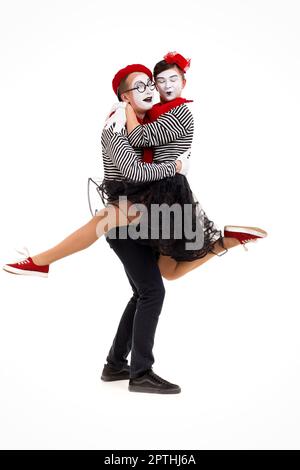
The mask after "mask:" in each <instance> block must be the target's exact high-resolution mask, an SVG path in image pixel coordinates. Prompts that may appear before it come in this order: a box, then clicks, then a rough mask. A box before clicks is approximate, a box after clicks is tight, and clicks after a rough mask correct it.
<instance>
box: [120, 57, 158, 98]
mask: <svg viewBox="0 0 300 470" xmlns="http://www.w3.org/2000/svg"><path fill="white" fill-rule="evenodd" d="M133 72H143V73H145V74H146V75H148V77H149V78H150V79H151V80H152V79H153V77H152V72H151V70H149V69H148V68H147V67H145V65H142V64H131V65H127V66H126V67H124V68H123V69H121V70H119V72H117V73H116V75H115V76H114V78H113V81H112V87H113V90H114V92H115V94H116V95H117V94H118V88H119V86H120V82H121V80H123V78H125V77H126V76H127V75H129V74H130V73H133Z"/></svg>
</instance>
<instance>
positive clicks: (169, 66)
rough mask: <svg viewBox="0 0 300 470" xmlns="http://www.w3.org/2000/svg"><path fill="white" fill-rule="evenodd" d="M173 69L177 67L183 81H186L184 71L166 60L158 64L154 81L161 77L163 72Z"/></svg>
mask: <svg viewBox="0 0 300 470" xmlns="http://www.w3.org/2000/svg"><path fill="white" fill-rule="evenodd" d="M173 67H176V68H177V70H178V72H179V73H180V75H181V76H182V80H184V79H185V75H184V71H183V70H182V69H181V68H180V67H178V65H177V64H169V63H168V62H166V61H165V60H161V61H160V62H157V64H156V65H155V67H154V69H153V78H154V80H155V79H156V77H157V75H159V74H160V73H161V72H164V71H165V70H169V69H172V68H173Z"/></svg>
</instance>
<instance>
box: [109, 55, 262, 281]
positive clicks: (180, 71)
mask: <svg viewBox="0 0 300 470" xmlns="http://www.w3.org/2000/svg"><path fill="white" fill-rule="evenodd" d="M189 65H190V60H187V59H185V58H184V57H183V56H181V55H180V54H177V53H176V52H171V53H168V54H166V56H165V57H164V60H162V61H160V62H158V63H157V64H156V65H155V67H154V72H153V76H154V80H155V84H156V88H157V90H158V92H159V94H160V100H161V101H160V103H158V104H156V105H154V106H153V107H152V109H151V110H150V111H148V113H147V115H148V121H149V123H148V124H145V125H141V123H140V121H139V120H138V119H137V117H136V115H135V112H134V111H133V109H132V107H131V106H130V100H131V96H130V93H128V92H130V90H127V94H126V93H125V95H123V96H124V97H123V99H124V101H125V102H127V106H126V117H127V131H128V140H129V143H130V144H131V145H132V146H133V147H154V161H155V162H167V161H169V160H170V155H171V160H176V158H178V157H179V155H180V153H181V152H184V151H187V149H188V148H190V146H191V144H192V138H193V130H194V129H193V116H192V113H191V111H190V110H189V108H188V105H187V103H188V102H189V101H190V100H186V99H184V98H181V92H182V90H183V88H184V86H185V84H186V80H185V75H184V74H185V72H186V71H187V70H188V68H189ZM120 106H121V107H123V103H121V105H120ZM113 121H114V117H112V118H111V122H113ZM147 161H151V158H150V159H149V160H147ZM101 190H102V195H103V197H105V196H106V197H107V200H110V199H111V198H112V197H113V195H114V194H115V195H117V194H119V193H120V191H121V192H122V194H128V195H130V196H129V198H130V201H132V202H135V203H139V202H142V203H143V204H145V205H146V207H147V208H148V215H149V213H150V209H151V206H154V205H156V204H157V205H159V204H162V203H164V202H167V204H168V205H169V206H170V207H171V206H173V205H175V204H178V205H179V206H180V207H185V205H189V206H191V207H192V217H191V219H192V220H191V223H192V226H193V230H194V228H195V226H197V223H198V227H199V224H200V227H201V231H202V233H203V244H202V246H201V247H200V248H197V249H189V250H187V249H186V245H187V243H188V242H189V241H190V240H189V239H188V238H187V237H186V236H185V235H184V234H183V236H182V237H181V238H180V239H177V238H176V236H175V229H176V226H175V223H174V221H172V220H171V234H170V236H169V237H168V238H165V239H164V238H163V237H162V226H160V227H159V237H158V238H153V237H151V230H152V226H153V224H152V223H151V222H150V224H149V225H148V238H147V239H138V241H139V242H141V243H146V244H150V245H151V246H153V248H154V249H155V250H156V252H157V254H158V255H160V256H159V260H158V264H159V268H160V271H161V273H162V275H163V276H164V277H165V278H167V279H169V280H171V279H177V278H178V277H181V276H182V275H184V274H186V273H187V272H189V271H191V270H192V269H195V268H196V267H198V266H200V265H201V264H203V263H204V262H206V261H208V260H209V259H210V258H211V257H212V256H213V255H218V256H220V252H221V251H223V253H222V254H224V253H226V252H227V251H228V249H229V248H232V247H233V246H236V245H238V244H239V243H242V244H243V246H244V247H245V245H244V244H245V243H246V242H247V241H250V240H257V238H262V237H264V236H266V235H267V233H266V232H265V231H264V230H262V229H259V228H257V227H237V226H226V227H225V231H224V238H223V237H222V235H221V231H219V230H218V229H217V228H216V226H215V225H214V223H213V222H212V221H211V220H209V219H208V217H207V215H206V214H205V212H204V210H203V209H202V208H201V206H200V204H199V202H198V201H196V200H195V197H194V195H193V193H192V191H191V189H190V187H189V184H188V181H187V179H186V178H185V176H184V175H182V174H179V173H177V174H176V175H175V176H174V177H169V178H164V179H162V180H159V181H156V182H154V183H151V184H147V185H145V184H143V185H142V186H139V185H138V186H136V190H135V191H134V192H133V189H132V185H131V184H129V185H128V188H126V187H124V185H123V187H122V188H120V185H119V184H118V183H117V182H115V181H112V182H110V181H108V182H107V183H105V182H104V183H102V185H101ZM181 219H182V220H181V221H180V222H181V226H183V225H184V211H182V214H181ZM177 221H178V220H177ZM222 248H223V250H222ZM245 248H246V247H245ZM224 249H225V252H224Z"/></svg>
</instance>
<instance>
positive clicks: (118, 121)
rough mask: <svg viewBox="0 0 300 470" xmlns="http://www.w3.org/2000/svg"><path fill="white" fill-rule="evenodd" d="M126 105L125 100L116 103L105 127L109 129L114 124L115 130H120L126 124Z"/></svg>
mask: <svg viewBox="0 0 300 470" xmlns="http://www.w3.org/2000/svg"><path fill="white" fill-rule="evenodd" d="M126 105H127V103H125V102H124V101H120V102H119V103H115V104H114V105H113V107H112V109H111V111H110V114H111V113H113V114H112V115H111V116H110V117H108V118H107V119H106V121H105V123H104V129H108V128H109V127H111V126H112V128H113V129H112V130H113V132H114V133H115V132H120V131H121V130H122V129H123V127H125V124H126V112H125V109H126Z"/></svg>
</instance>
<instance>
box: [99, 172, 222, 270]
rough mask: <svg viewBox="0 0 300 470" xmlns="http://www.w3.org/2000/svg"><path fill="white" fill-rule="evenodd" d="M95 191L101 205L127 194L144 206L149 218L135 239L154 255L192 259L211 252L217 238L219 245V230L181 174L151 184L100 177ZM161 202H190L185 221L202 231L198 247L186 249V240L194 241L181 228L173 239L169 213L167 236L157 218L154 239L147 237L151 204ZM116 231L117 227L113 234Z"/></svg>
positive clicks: (173, 233)
mask: <svg viewBox="0 0 300 470" xmlns="http://www.w3.org/2000/svg"><path fill="white" fill-rule="evenodd" d="M98 192H99V193H100V195H101V198H102V201H103V203H104V204H106V203H111V204H115V205H117V204H118V197H119V196H127V198H128V200H130V201H131V202H132V203H142V204H144V205H145V206H146V207H147V210H148V217H149V219H148V229H147V231H148V234H147V238H146V239H145V238H141V237H140V238H138V239H137V240H136V241H137V242H138V243H141V244H143V245H148V246H149V245H150V246H151V247H152V248H153V249H154V251H155V252H156V255H157V256H158V255H159V254H162V255H166V256H171V257H172V258H173V259H175V260H176V261H193V260H195V259H199V258H203V257H204V256H206V255H207V253H209V252H211V251H212V250H213V245H214V243H215V242H216V240H218V239H219V240H220V242H221V244H222V246H223V239H222V232H221V231H220V230H218V229H217V227H216V226H215V224H214V222H213V221H212V220H210V219H209V218H208V217H207V215H206V213H205V211H204V210H203V208H202V207H201V205H200V203H199V201H197V200H196V198H195V197H194V195H193V193H192V191H191V188H190V185H189V183H188V181H187V179H186V177H185V176H183V175H181V174H178V173H176V175H175V176H173V177H169V178H164V179H162V180H159V181H154V182H151V183H132V182H129V181H110V180H105V179H104V180H103V181H102V183H101V184H100V185H99V187H98ZM163 203H165V204H168V205H169V206H172V205H173V204H176V203H177V204H180V205H181V206H182V207H184V204H190V205H191V206H190V208H191V215H192V217H191V218H190V219H189V220H190V223H191V227H192V230H193V231H196V230H198V231H200V232H201V233H202V236H201V247H199V246H198V247H197V249H194V248H192V249H187V246H186V243H191V242H194V241H195V240H196V235H195V236H194V237H193V238H187V236H186V235H185V232H184V230H182V236H181V238H179V239H178V238H176V235H175V234H176V230H175V229H176V227H175V225H176V224H175V221H174V217H172V213H171V217H170V233H169V235H168V238H165V235H164V237H163V235H162V219H160V223H159V224H158V238H157V239H155V238H151V226H152V225H154V223H152V221H151V205H152V204H159V205H161V204H163ZM177 221H178V219H177ZM181 223H182V227H184V216H183V211H182V220H181ZM139 226H140V224H138V225H136V230H137V231H138V228H139ZM200 232H198V233H200ZM118 233H119V232H118V229H117V230H116V234H118ZM196 233H197V232H196ZM198 240H199V238H198Z"/></svg>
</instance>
